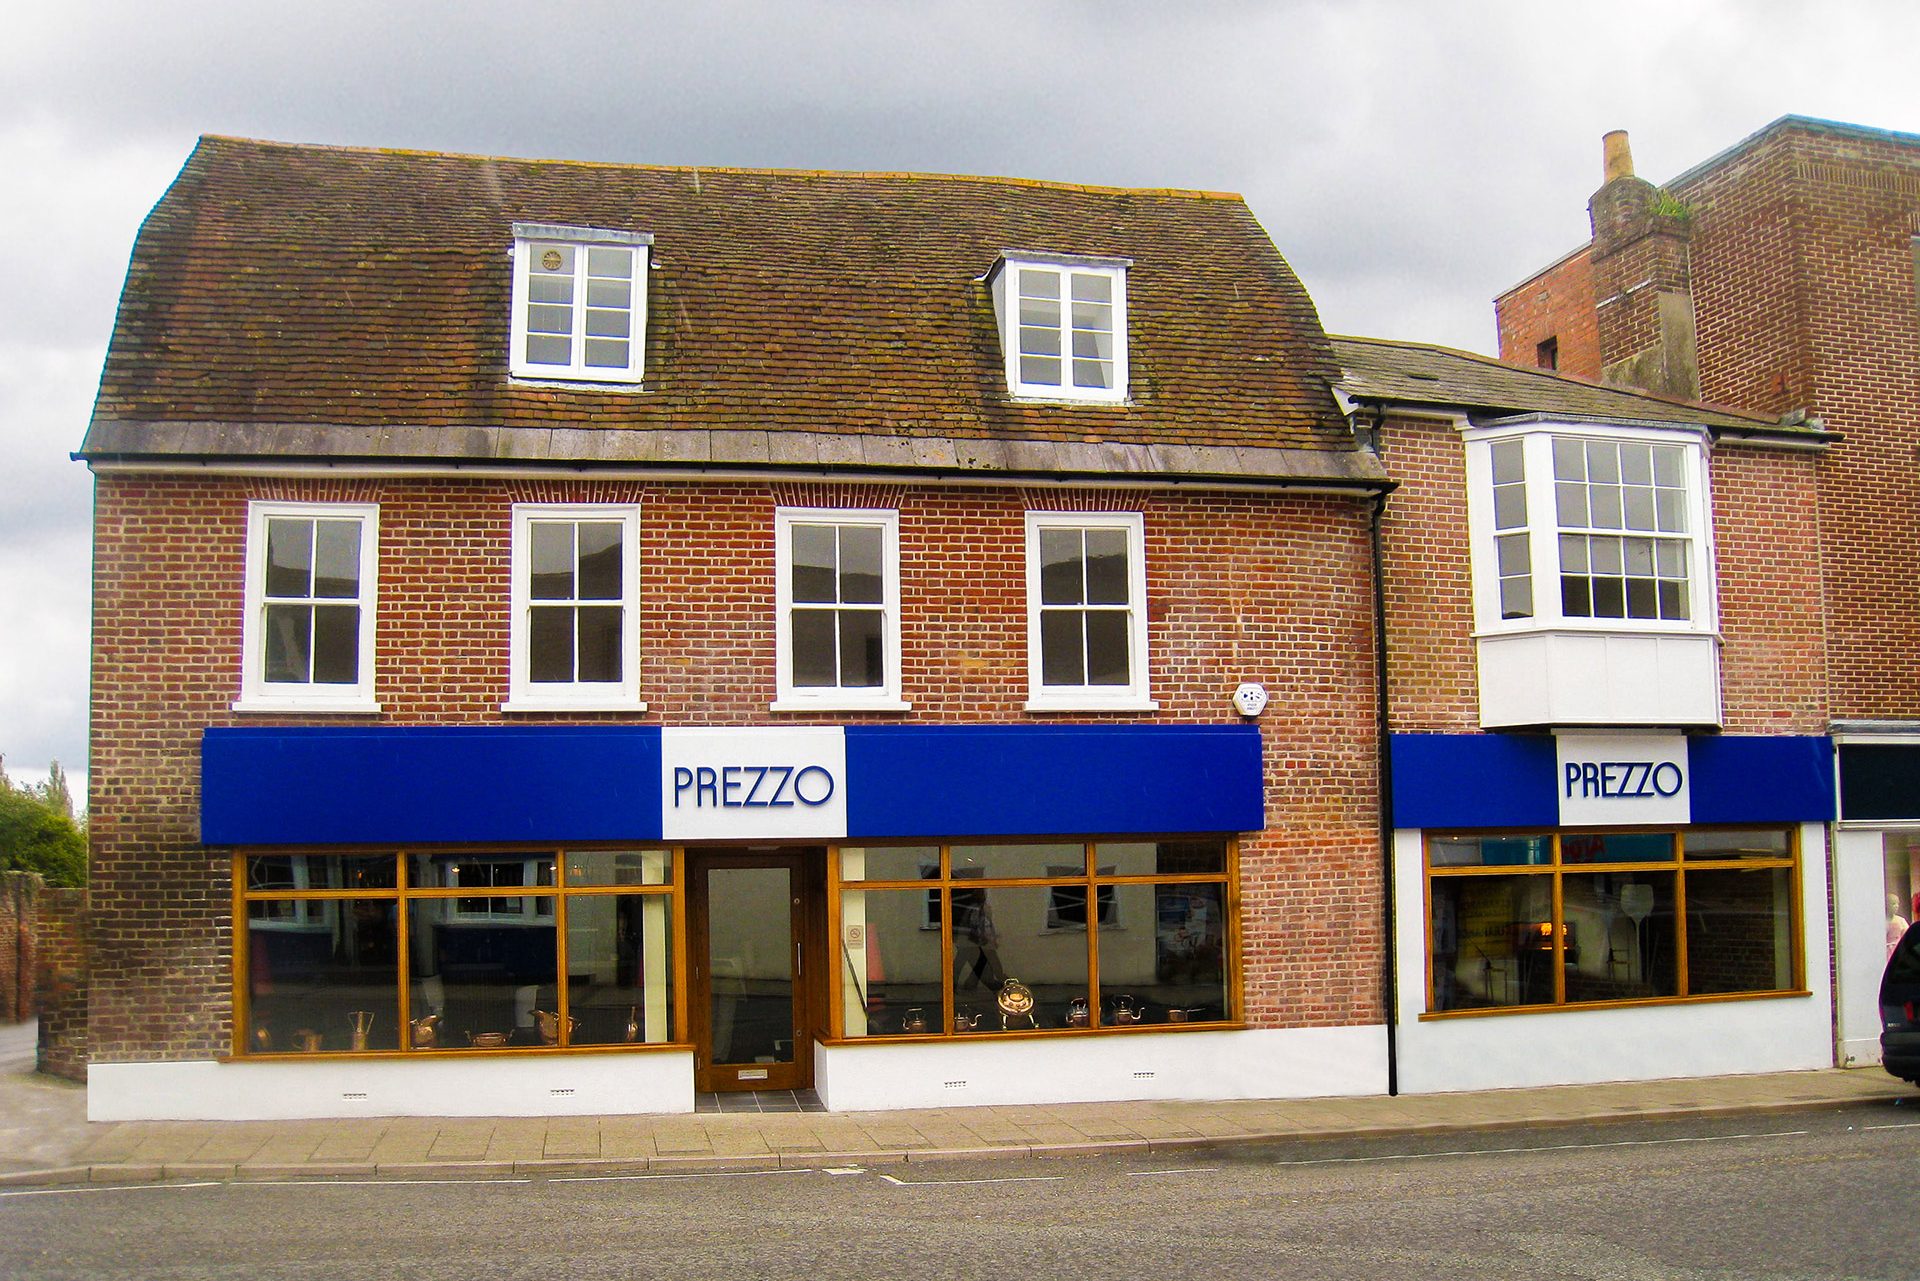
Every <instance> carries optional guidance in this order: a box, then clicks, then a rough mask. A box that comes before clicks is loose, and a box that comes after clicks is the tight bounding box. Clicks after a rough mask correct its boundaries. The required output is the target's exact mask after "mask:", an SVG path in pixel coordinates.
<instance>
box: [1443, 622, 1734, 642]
mask: <svg viewBox="0 0 1920 1281" xmlns="http://www.w3.org/2000/svg"><path fill="white" fill-rule="evenodd" d="M1543 634H1555V635H1560V636H1710V637H1712V638H1713V639H1715V640H1719V639H1720V633H1719V631H1718V630H1717V629H1715V628H1712V627H1703V626H1701V625H1700V624H1698V623H1678V622H1666V623H1663V622H1658V621H1654V620H1651V619H1645V618H1598V619H1586V618H1577V619H1564V618H1563V619H1547V620H1543V621H1528V620H1524V619H1512V620H1507V621H1503V622H1501V623H1499V624H1497V625H1496V626H1492V627H1482V628H1479V629H1477V630H1475V631H1474V633H1473V639H1474V640H1489V639H1494V638H1497V637H1501V636H1539V635H1543Z"/></svg>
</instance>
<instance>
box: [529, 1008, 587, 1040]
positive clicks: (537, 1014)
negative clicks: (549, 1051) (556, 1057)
mask: <svg viewBox="0 0 1920 1281" xmlns="http://www.w3.org/2000/svg"><path fill="white" fill-rule="evenodd" d="M533 1022H534V1026H535V1027H537V1028H539V1029H540V1044H542V1045H558V1044H560V1012H559V1011H558V1010H535V1011H534V1012H533ZM579 1030H580V1020H579V1019H575V1018H570V1019H568V1020H567V1038H568V1039H569V1040H571V1039H572V1038H573V1034H574V1033H575V1032H577V1031H579Z"/></svg>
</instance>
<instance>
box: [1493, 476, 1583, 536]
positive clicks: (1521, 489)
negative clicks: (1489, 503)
mask: <svg viewBox="0 0 1920 1281" xmlns="http://www.w3.org/2000/svg"><path fill="white" fill-rule="evenodd" d="M1526 523H1527V490H1526V486H1524V485H1495V486H1494V487H1493V527H1494V528H1495V529H1519V528H1521V527H1523V526H1524V525H1525V524H1526ZM1560 523H1561V524H1563V525H1565V524H1567V523H1569V522H1568V521H1567V519H1566V507H1565V505H1564V504H1562V506H1561V515H1560Z"/></svg>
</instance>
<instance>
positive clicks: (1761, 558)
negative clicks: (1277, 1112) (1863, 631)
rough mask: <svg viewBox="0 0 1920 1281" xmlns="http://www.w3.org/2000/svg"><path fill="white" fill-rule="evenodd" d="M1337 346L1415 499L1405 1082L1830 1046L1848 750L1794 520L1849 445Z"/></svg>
mask: <svg viewBox="0 0 1920 1281" xmlns="http://www.w3.org/2000/svg"><path fill="white" fill-rule="evenodd" d="M1334 350H1335V355H1336V357H1337V358H1338V359H1339V360H1340V362H1341V364H1342V366H1343V369H1344V371H1345V377H1344V379H1343V382H1342V384H1341V386H1342V390H1343V393H1344V395H1345V396H1346V397H1347V398H1348V401H1349V403H1350V404H1351V405H1352V407H1353V413H1354V418H1355V421H1356V422H1357V423H1359V424H1361V425H1362V426H1363V429H1364V432H1365V434H1366V436H1367V437H1368V438H1369V439H1370V440H1371V441H1373V442H1374V444H1375V446H1376V448H1377V449H1378V450H1379V454H1380V457H1381V459H1382V460H1383V462H1384V463H1385V464H1386V466H1387V469H1388V471H1389V473H1390V474H1391V475H1392V477H1393V479H1394V480H1395V481H1396V482H1397V484H1398V486H1399V488H1398V489H1396V490H1395V492H1394V493H1393V495H1392V497H1391V499H1390V501H1389V502H1388V503H1387V505H1386V510H1385V516H1384V520H1383V528H1382V552H1383V556H1382V567H1381V574H1380V582H1381V592H1382V598H1383V599H1382V608H1383V614H1384V617H1385V620H1386V625H1385V634H1386V637H1387V653H1388V656H1389V673H1390V676H1389V698H1388V708H1389V722H1390V724H1389V732H1390V735H1391V738H1390V742H1391V777H1390V789H1391V798H1392V800H1391V819H1390V823H1391V828H1392V843H1393V852H1394V859H1393V868H1394V879H1393V917H1394V920H1395V929H1394V955H1395V962H1394V978H1395V990H1396V1000H1395V1011H1396V1018H1395V1020H1394V1023H1395V1032H1396V1042H1397V1044H1396V1068H1397V1073H1396V1075H1397V1080H1398V1083H1399V1084H1400V1086H1401V1088H1403V1089H1406V1090H1408V1091H1411V1092H1419V1091H1428V1090H1447V1089H1485V1088H1494V1087H1501V1086H1521V1085H1542V1084H1557V1083H1565V1082H1575V1081H1607V1080H1630V1079H1635V1078H1657V1077H1672V1076H1693V1075H1711V1074H1716V1073H1733V1072H1752V1071H1771V1070H1785V1069H1792V1068H1811V1067H1820V1066H1824V1065H1826V1064H1827V1063H1828V1062H1829V1061H1830V1053H1831V1046H1830V1042H1829V1037H1828V1026H1829V1020H1830V1018H1831V1009H1832V1006H1831V999H1830V997H1831V989H1830V986H1829V983H1828V965H1827V939H1826V930H1825V928H1824V926H1825V913H1824V911H1823V910H1822V907H1821V905H1822V904H1823V903H1824V900H1825V886H1826V866H1825V863H1826V859H1825V855H1826V848H1827V846H1826V829H1825V826H1824V824H1825V821H1826V820H1827V819H1829V818H1830V817H1831V816H1832V813H1833V796H1832V793H1833V769H1832V745H1831V743H1830V741H1829V740H1828V739H1827V738H1826V737H1825V732H1824V731H1825V723H1826V720H1825V702H1824V685H1823V679H1822V676H1823V669H1822V657H1823V639H1824V637H1823V631H1822V619H1821V616H1820V614H1819V612H1818V611H1817V610H1806V609H1801V608H1796V604H1797V603H1799V602H1803V601H1804V600H1805V599H1806V598H1807V597H1808V596H1809V595H1810V594H1812V593H1814V592H1816V591H1817V589H1818V583H1819V558H1818V553H1817V546H1816V541H1815V535H1814V531H1813V530H1812V529H1811V528H1809V527H1807V526H1806V525H1805V524H1804V522H1802V521H1800V520H1799V519H1798V517H1797V515H1796V513H1797V512H1798V511H1800V510H1801V509H1802V508H1803V507H1804V506H1805V505H1807V504H1810V503H1811V502H1812V501H1813V493H1814V487H1815V483H1816V481H1815V477H1816V471H1817V468H1818V466H1819V465H1820V464H1821V462H1822V461H1823V459H1824V456H1825V453H1826V452H1827V450H1828V449H1829V448H1831V442H1830V435H1829V433H1826V432H1823V431H1819V430H1817V429H1812V428H1809V427H1806V426H1804V425H1799V426H1783V425H1781V424H1779V423H1777V422H1775V421H1774V420H1772V419H1770V418H1767V417H1765V416H1756V415H1748V414H1742V413H1737V412H1729V411H1726V410H1721V409H1717V408H1713V407H1709V406H1705V405H1700V404H1696V403H1691V402H1687V401H1682V400H1678V399H1674V398H1669V397H1660V396H1653V395H1647V394H1643V393H1636V392H1631V391H1626V390H1620V389H1615V388H1611V387H1606V386H1602V385H1599V384H1597V383H1592V382H1588V381H1584V380H1578V379H1573V378H1569V377H1564V376H1560V375H1556V374H1552V373H1548V372H1544V371H1539V370H1534V369H1527V368H1516V367H1514V366H1512V365H1506V364H1501V363H1499V362H1496V361H1493V360H1489V359H1487V358H1485V357H1480V356H1472V355H1468V354H1466V353H1462V352H1456V351H1450V350H1447V349H1444V348H1437V347H1430V346H1422V345H1419V344H1413V343H1397V342H1385V341H1379V340H1367V339H1347V338H1338V339H1335V340H1334ZM1805 904H1811V905H1812V906H1811V908H1810V909H1809V908H1807V907H1805V906H1804V905H1805Z"/></svg>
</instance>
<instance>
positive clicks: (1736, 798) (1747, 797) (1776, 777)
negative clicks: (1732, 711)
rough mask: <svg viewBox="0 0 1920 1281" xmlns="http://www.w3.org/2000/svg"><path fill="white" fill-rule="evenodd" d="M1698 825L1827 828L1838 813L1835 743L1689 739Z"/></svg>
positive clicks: (1765, 737) (1751, 737) (1795, 737)
mask: <svg viewBox="0 0 1920 1281" xmlns="http://www.w3.org/2000/svg"><path fill="white" fill-rule="evenodd" d="M1687 762H1688V764H1689V766H1691V768H1692V772H1693V783H1692V788H1691V790H1692V793H1693V821H1694V822H1696V823H1827V822H1831V821H1832V820H1833V817H1834V813H1835V808H1834V806H1835V801H1834V785H1833V779H1834V773H1833V771H1834V755H1833V740H1832V739H1830V738H1824V737H1819V736H1814V735H1802V734H1729V735H1719V736H1713V735H1701V736H1699V737H1697V738H1691V739H1688V740H1687Z"/></svg>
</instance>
